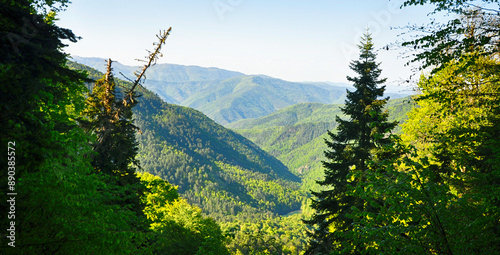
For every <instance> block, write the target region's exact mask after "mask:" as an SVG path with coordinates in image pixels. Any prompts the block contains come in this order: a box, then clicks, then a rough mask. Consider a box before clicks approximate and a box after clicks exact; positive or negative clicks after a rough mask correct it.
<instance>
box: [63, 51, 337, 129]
mask: <svg viewBox="0 0 500 255" xmlns="http://www.w3.org/2000/svg"><path fill="white" fill-rule="evenodd" d="M73 60H74V61H76V62H78V63H81V64H84V65H87V66H90V67H93V68H96V69H97V70H100V71H104V68H105V65H104V63H105V62H104V59H99V58H82V57H76V56H73ZM137 69H138V68H137V67H131V66H126V65H122V64H120V63H118V62H115V64H114V70H115V72H116V73H119V72H121V73H123V74H125V75H126V76H127V77H134V76H133V73H134V71H135V70H137ZM144 85H145V87H146V88H148V89H150V90H151V91H153V92H155V93H157V94H158V95H159V96H160V97H161V98H162V99H164V100H165V101H166V102H169V103H174V104H179V105H182V106H188V107H191V108H194V109H197V110H200V111H202V112H203V113H204V114H206V115H207V116H209V117H210V118H212V119H213V120H215V121H216V122H218V123H220V124H228V123H231V122H234V121H238V120H241V119H248V118H258V117H262V116H266V115H268V114H270V113H272V112H275V111H277V110H279V109H282V108H284V107H287V106H290V105H294V104H297V103H305V102H318V103H328V104H331V103H341V102H343V101H344V99H345V90H346V88H345V87H337V86H333V85H331V84H329V85H328V86H327V87H325V84H310V83H297V82H287V81H284V80H280V79H275V78H272V77H268V76H263V75H244V74H242V73H239V72H233V71H227V70H222V69H218V68H204V67H198V66H181V65H172V64H158V65H156V66H154V67H152V68H151V69H150V70H148V74H147V80H146V82H145V84H144Z"/></svg>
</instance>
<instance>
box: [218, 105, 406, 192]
mask: <svg viewBox="0 0 500 255" xmlns="http://www.w3.org/2000/svg"><path fill="white" fill-rule="evenodd" d="M340 106H341V105H340V104H330V105H328V104H320V103H303V104H296V105H293V106H290V107H287V108H284V109H282V110H279V111H277V112H275V113H272V114H270V115H268V116H265V117H261V118H257V119H247V120H241V121H238V122H234V123H231V124H229V125H227V127H229V128H232V129H234V130H235V131H236V132H238V133H240V134H242V135H243V136H245V137H246V138H248V139H250V140H252V141H253V142H255V143H256V144H257V145H259V146H260V148H262V149H263V150H265V151H267V152H268V153H270V154H271V155H273V156H275V157H276V158H278V159H279V160H280V161H281V162H283V163H284V164H285V165H286V166H287V167H288V168H289V169H290V171H292V172H293V173H295V174H296V175H297V176H299V177H301V179H302V190H304V191H305V192H307V191H309V190H310V189H313V190H318V189H319V186H318V185H316V183H315V181H316V180H318V179H320V178H321V177H322V176H323V171H324V170H323V167H322V163H321V161H322V160H324V155H323V152H324V151H325V150H326V149H327V148H326V145H325V142H324V138H326V137H327V134H326V132H327V130H331V131H335V128H336V126H337V123H336V121H335V116H336V115H339V116H340V117H341V118H343V115H342V113H341V111H340ZM412 106H413V103H412V102H411V101H410V99H409V98H399V99H392V100H389V102H388V103H387V106H386V109H387V111H388V112H389V120H391V121H393V120H396V121H399V122H403V121H404V120H405V119H406V113H407V112H408V111H409V110H410V109H411V108H412ZM400 129H401V128H400V127H397V128H396V129H395V132H399V130H400Z"/></svg>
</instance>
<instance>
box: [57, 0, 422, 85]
mask: <svg viewBox="0 0 500 255" xmlns="http://www.w3.org/2000/svg"><path fill="white" fill-rule="evenodd" d="M401 2H402V1H401V0H391V1H389V0H352V1H347V0H343V1H338V0H330V1H326V0H287V1H285V0H275V1H264V0H184V1H173V0H170V1H165V0H142V1H132V0H120V1H118V0H106V1H102V0H74V1H73V3H71V4H70V5H69V7H68V8H67V10H66V11H64V12H62V13H61V14H60V15H59V19H60V20H59V21H58V24H59V25H60V26H62V27H66V28H70V29H72V30H73V32H75V34H77V35H79V36H81V37H82V38H83V39H82V40H80V41H79V42H78V43H76V44H72V45H70V46H69V47H68V48H67V49H66V51H67V52H68V53H70V54H73V55H78V56H82V57H103V58H108V57H110V58H112V59H113V60H116V61H119V62H122V63H124V64H130V65H138V62H136V61H134V60H135V59H136V58H142V57H144V55H145V54H146V51H145V49H152V47H153V46H152V43H153V42H154V41H155V39H156V38H155V34H157V33H158V31H159V30H160V29H167V28H168V27H172V32H171V34H170V37H169V38H168V39H167V43H166V45H165V46H164V47H165V48H164V50H163V53H164V57H163V58H162V59H161V60H160V63H173V64H182V65H198V66H203V67H218V68H223V69H229V70H234V71H240V72H243V73H245V74H265V75H269V76H272V77H276V78H280V79H284V80H288V81H330V82H346V79H345V77H346V75H352V74H353V73H352V71H351V70H350V69H349V62H350V61H351V60H352V59H354V58H357V56H358V55H357V54H358V52H357V47H356V44H357V43H358V42H359V38H360V35H361V33H362V32H364V31H365V29H366V28H367V27H368V28H370V30H371V32H372V33H373V38H374V43H375V46H376V47H378V48H381V47H383V46H385V45H387V44H389V43H393V42H395V41H396V40H398V37H397V34H399V33H401V32H404V31H405V30H391V27H395V26H404V25H407V24H408V23H415V22H417V23H422V22H426V21H428V20H429V17H427V16H426V14H427V13H428V12H429V10H430V9H429V7H427V8H422V7H410V8H405V9H402V10H401V9H399V5H400V3H401ZM398 55H399V53H398V52H397V51H385V50H383V51H382V50H381V51H380V52H379V55H378V56H379V57H378V59H379V60H380V61H381V62H382V66H381V67H382V70H383V76H384V77H388V78H389V83H392V84H396V83H398V81H399V80H400V79H406V78H408V76H409V74H410V73H411V71H410V70H409V68H405V67H403V65H404V63H405V61H406V60H403V59H401V58H398ZM404 89H405V88H404V87H396V86H394V85H392V86H391V90H392V91H395V90H404Z"/></svg>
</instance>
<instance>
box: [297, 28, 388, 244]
mask: <svg viewBox="0 0 500 255" xmlns="http://www.w3.org/2000/svg"><path fill="white" fill-rule="evenodd" d="M358 47H359V49H360V51H361V52H360V56H359V59H358V60H354V61H352V62H351V64H350V68H351V69H352V70H353V71H354V72H356V73H357V75H358V76H357V77H347V79H348V80H349V81H351V82H353V83H354V87H355V91H352V92H351V91H347V99H346V102H345V106H344V107H343V108H342V109H341V110H342V112H343V113H344V114H345V115H346V116H348V118H349V119H348V120H343V119H341V118H340V117H338V116H337V117H336V121H337V122H338V123H339V125H338V127H337V133H336V134H335V133H333V132H331V131H329V132H328V135H329V138H330V140H326V139H325V142H326V144H327V146H328V148H329V150H328V151H325V156H326V158H327V161H324V162H323V166H324V167H325V178H324V179H323V180H321V181H318V184H320V185H321V186H323V187H324V190H323V191H319V192H312V194H313V196H314V198H313V200H312V205H311V207H312V208H313V209H315V210H316V212H315V213H314V214H313V216H312V218H311V219H309V220H305V221H304V222H305V223H306V224H308V225H311V226H313V227H315V228H316V230H315V231H314V232H312V233H310V238H311V240H310V243H309V245H308V246H309V247H308V250H307V252H306V254H329V253H331V252H332V251H335V250H336V251H340V253H343V251H347V250H353V249H358V250H360V249H362V247H359V245H358V246H356V245H354V244H353V240H346V236H348V235H345V233H346V232H348V231H349V230H350V229H351V228H352V218H351V217H350V214H351V213H352V212H353V208H356V211H364V210H369V208H365V204H364V202H363V201H362V200H361V199H360V198H357V197H354V196H352V195H347V192H348V190H349V189H350V188H352V187H354V186H355V185H357V184H358V183H359V182H363V179H364V178H363V173H364V172H366V171H367V169H368V167H367V162H368V161H369V160H370V159H371V158H372V156H373V155H372V153H374V151H375V149H376V148H377V147H379V146H381V145H383V144H384V143H387V142H389V138H388V137H387V134H388V133H389V132H390V131H391V130H392V129H393V128H394V127H395V126H396V123H395V122H388V121H387V113H384V112H383V111H382V110H383V107H384V105H385V104H386V102H387V100H388V98H385V99H379V98H380V97H382V96H383V94H384V90H385V86H381V87H378V85H380V84H383V83H384V82H385V81H386V79H380V78H379V76H380V74H381V69H380V68H379V63H377V62H376V61H375V58H376V53H375V52H374V48H373V43H372V38H371V35H370V34H369V33H365V34H364V35H363V38H362V40H361V44H360V45H359V46H358Z"/></svg>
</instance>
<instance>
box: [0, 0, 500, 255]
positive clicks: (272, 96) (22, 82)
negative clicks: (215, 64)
mask: <svg viewBox="0 0 500 255" xmlns="http://www.w3.org/2000/svg"><path fill="white" fill-rule="evenodd" d="M69 4H70V3H69V1H67V0H55V1H53V0H50V1H49V0H16V1H8V0H1V1H0V25H1V26H0V84H1V85H0V99H1V100H0V114H1V120H0V122H1V123H0V130H1V134H2V135H1V137H0V140H1V144H2V146H1V148H2V149H1V151H2V153H3V155H4V157H2V158H1V161H0V163H1V164H2V169H5V171H2V180H3V181H1V182H0V188H1V190H2V193H1V194H0V197H1V200H2V202H1V203H0V209H1V210H0V211H2V212H4V215H3V216H2V217H0V225H1V226H2V229H4V231H5V230H6V231H5V232H4V238H2V243H1V244H0V250H1V252H0V253H2V254H125V253H133V254H200V255H201V254H495V253H498V251H499V250H500V227H499V226H500V209H499V206H500V200H499V197H500V142H499V139H498V137H499V136H500V130H499V125H498V123H499V122H500V120H499V116H500V91H499V90H500V86H498V84H499V77H498V76H499V70H500V65H499V62H498V45H499V41H498V38H499V36H500V35H499V33H498V31H499V22H498V14H499V13H500V10H499V9H498V3H497V1H493V0H491V1H490V0H483V1H468V0H464V1H452V0H421V1H414V0H408V1H404V3H403V4H402V8H412V6H417V5H431V6H433V7H434V11H433V13H434V14H440V13H441V14H447V15H449V17H450V21H449V22H447V23H444V24H437V23H436V22H435V21H433V22H431V23H429V24H428V25H424V26H411V25H410V26H409V27H407V30H408V32H410V33H413V34H414V37H412V39H411V40H409V41H406V42H404V43H403V46H407V47H410V48H411V49H413V50H414V51H415V55H413V58H412V60H411V61H414V62H418V63H420V64H421V67H422V69H423V70H427V71H428V72H427V71H426V72H424V73H415V75H420V79H419V81H418V83H417V85H416V86H417V90H418V94H417V95H414V96H412V97H411V98H403V99H397V100H389V99H388V98H387V97H386V96H384V85H385V82H386V81H385V79H383V78H382V76H380V75H381V69H380V67H379V63H378V62H377V60H376V51H375V50H374V49H375V48H374V44H373V42H372V38H371V36H370V33H369V31H368V32H367V33H366V34H365V35H364V37H363V38H362V39H361V42H360V45H359V58H358V59H356V60H353V61H352V62H351V65H350V67H351V69H352V70H353V71H354V72H355V74H356V75H355V76H350V77H348V80H349V81H350V82H351V83H352V85H353V89H349V91H348V92H347V94H345V95H340V94H339V93H340V92H339V91H333V90H331V91H330V92H328V93H327V92H325V90H322V89H319V88H318V89H313V90H309V92H308V93H309V94H307V95H306V94H300V93H299V92H298V91H300V90H303V89H305V88H306V87H307V86H306V85H304V84H298V83H289V82H285V81H282V80H277V79H273V78H270V77H267V76H240V73H238V72H229V71H225V70H221V69H211V70H210V71H209V72H207V73H204V74H202V72H201V71H200V69H199V68H192V67H190V68H186V67H182V66H175V67H174V66H170V67H169V68H177V69H183V70H184V71H185V74H186V72H187V71H186V70H188V69H189V70H190V71H189V72H191V74H192V76H189V75H180V76H179V75H177V76H176V78H178V79H181V80H179V81H178V82H176V83H171V84H167V85H168V86H164V87H161V84H160V83H157V84H155V83H154V82H153V83H152V84H155V86H156V89H157V92H161V93H164V94H162V95H158V94H155V93H153V92H151V91H149V90H148V89H146V88H144V87H143V86H142V85H143V84H144V77H145V75H146V74H147V72H148V71H149V70H151V69H149V68H150V67H151V66H153V65H154V64H155V63H156V61H157V60H158V58H159V56H160V55H161V49H162V46H164V45H165V43H166V39H167V36H168V35H169V34H170V31H171V30H170V29H169V30H167V31H160V34H159V35H158V36H157V39H158V41H157V42H155V43H154V45H153V47H154V49H153V50H152V51H148V56H146V62H145V65H144V66H142V67H141V68H140V69H139V70H136V71H137V72H136V73H137V76H136V77H135V78H134V79H130V78H131V77H133V76H131V77H128V78H129V79H124V80H127V81H124V80H121V79H119V77H118V76H116V75H115V74H116V72H114V70H113V65H114V64H115V62H113V60H111V59H109V60H108V61H107V62H102V63H101V64H102V66H103V67H104V69H103V70H104V71H105V72H99V71H97V70H95V69H93V68H91V67H88V66H85V65H81V64H77V63H75V62H71V61H69V60H68V55H66V54H65V53H63V49H64V48H65V44H64V43H77V41H78V40H79V37H78V36H77V35H75V34H74V33H73V32H72V31H71V28H61V27H58V26H57V25H56V24H55V20H56V16H57V13H58V12H60V11H62V10H64V9H65V8H67V7H68V5H69ZM28 28H30V29H31V30H28ZM166 47H168V44H167V45H166ZM117 65H118V64H117ZM170 70H172V69H170ZM181 73H182V72H181ZM155 75H165V76H168V75H172V74H158V73H155ZM181 76H182V77H181ZM191 78H192V79H194V80H191ZM182 79H184V80H182ZM176 86H178V89H179V90H176ZM195 86H201V87H203V86H206V87H205V88H206V89H207V90H205V92H203V93H201V94H197V95H196V96H194V97H189V96H188V95H187V94H186V93H187V92H189V91H190V90H189V89H190V88H191V89H192V88H194V87H195ZM215 88H217V89H215ZM284 88H287V89H288V90H286V91H285V92H283V91H281V92H283V93H289V95H287V96H291V97H293V98H295V99H296V101H293V100H291V101H290V100H289V98H288V97H284V96H280V95H279V93H277V92H279V91H280V90H282V89H284ZM307 88H309V89H310V87H307ZM209 90H213V91H211V93H208V92H207V91H209ZM176 91H177V92H176ZM228 91H229V92H230V91H232V92H233V93H229V92H228ZM181 92H182V93H181ZM209 92H210V91H209ZM257 92H259V93H257ZM260 92H266V93H265V94H266V95H263V94H262V93H260ZM176 93H177V94H176ZM204 93H205V94H204ZM162 97H163V98H167V97H169V98H170V99H173V100H181V98H182V99H183V100H184V99H185V100H187V101H186V102H188V103H189V104H190V106H193V107H194V106H195V105H205V106H206V107H208V108H210V109H208V110H210V111H212V112H214V115H213V116H218V117H213V118H219V119H217V120H218V122H219V123H224V124H227V126H228V127H230V128H233V129H234V131H233V130H230V129H228V128H226V127H224V126H221V125H220V124H218V123H217V122H215V121H214V120H212V119H210V118H208V117H207V116H206V115H205V114H203V113H202V112H200V111H198V110H194V109H192V108H189V107H186V106H178V105H175V104H172V103H167V102H165V101H164V100H163V99H162ZM307 97H310V98H313V97H317V98H323V99H324V100H331V99H332V98H334V99H335V100H338V99H339V98H345V99H346V101H345V103H344V104H324V103H331V101H328V102H323V101H321V100H320V101H319V102H321V103H318V101H314V100H311V101H308V100H307ZM176 98H177V99H176ZM210 98H212V99H218V100H214V101H213V103H212V104H204V103H206V102H205V101H207V100H210ZM323 99H322V100H323ZM273 100H274V101H273ZM335 100H334V101H335ZM228 102H229V104H230V105H231V106H238V107H231V108H227V106H228V105H227V104H228ZM270 102H274V104H272V103H270ZM299 102H300V103H299ZM296 103H299V104H296ZM266 107H267V108H266ZM224 109H225V111H224ZM228 109H230V110H228ZM243 110H245V111H243ZM249 116H250V117H251V118H253V119H246V118H248V117H249ZM257 117H258V118H257ZM242 119H246V120H242ZM238 120H239V121H238ZM396 121H399V125H398V123H396ZM230 122H232V123H231V124H229V123H230ZM397 125H398V126H397Z"/></svg>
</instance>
